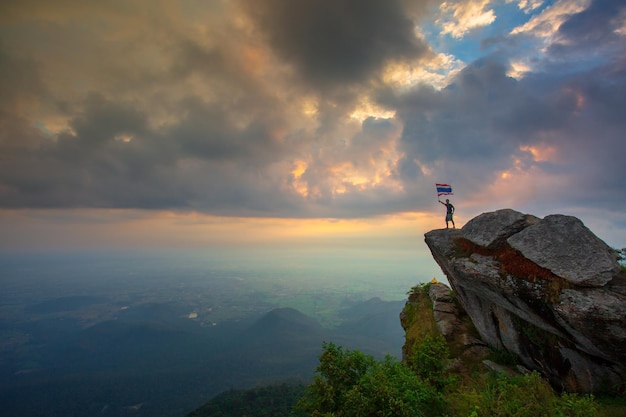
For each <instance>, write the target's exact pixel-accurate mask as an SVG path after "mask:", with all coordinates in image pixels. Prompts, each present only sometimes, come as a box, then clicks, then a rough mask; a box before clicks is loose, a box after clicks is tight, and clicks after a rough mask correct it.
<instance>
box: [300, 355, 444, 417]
mask: <svg viewBox="0 0 626 417" xmlns="http://www.w3.org/2000/svg"><path fill="white" fill-rule="evenodd" d="M296 410H297V412H298V413H300V414H301V415H306V416H312V417H330V416H335V417H377V416H380V417H383V416H384V417H387V416H388V417H391V416H398V417H430V416H440V415H442V410H443V397H442V395H441V394H440V393H439V392H437V390H436V389H435V388H434V387H433V386H432V385H431V384H429V383H428V382H427V381H424V380H422V379H421V378H420V377H418V376H417V374H415V373H414V372H412V371H411V370H410V369H409V368H408V367H407V366H406V365H405V364H404V363H402V362H400V361H398V360H397V359H395V358H392V357H391V356H387V357H385V358H384V359H382V360H380V361H377V360H375V359H374V358H373V357H372V356H369V355H365V354H363V353H361V352H359V351H356V350H355V351H350V350H344V349H343V348H341V347H340V346H336V345H334V344H332V343H328V344H327V343H325V344H324V345H323V352H322V354H321V356H320V364H319V366H318V368H317V370H316V373H315V377H314V381H313V383H312V384H311V385H310V386H309V387H308V388H307V390H306V394H305V396H304V397H303V398H301V399H300V400H299V401H298V405H297V406H296Z"/></svg>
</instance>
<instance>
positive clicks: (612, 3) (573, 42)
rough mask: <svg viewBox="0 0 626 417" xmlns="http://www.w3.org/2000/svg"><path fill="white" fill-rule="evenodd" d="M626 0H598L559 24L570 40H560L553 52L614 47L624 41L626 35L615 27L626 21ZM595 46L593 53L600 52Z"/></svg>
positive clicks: (552, 49) (562, 34)
mask: <svg viewBox="0 0 626 417" xmlns="http://www.w3.org/2000/svg"><path fill="white" fill-rule="evenodd" d="M624 13H626V3H624V2H623V1H622V0H594V1H592V2H591V5H590V6H589V7H588V8H587V9H585V10H583V11H582V12H580V13H577V14H575V15H573V16H572V17H570V18H569V19H568V20H567V21H566V22H564V23H563V24H562V25H561V26H560V27H559V32H558V33H559V35H561V36H563V37H564V38H565V39H566V40H567V44H566V45H564V44H562V43H557V44H556V45H554V46H553V47H552V48H551V50H550V52H551V53H552V54H558V53H564V52H566V51H567V50H584V51H586V52H587V53H588V52H589V48H590V47H592V48H602V49H605V48H610V47H612V46H615V44H616V43H620V44H622V45H621V49H622V50H623V49H624V46H623V37H621V36H619V35H618V34H616V33H615V30H616V29H618V28H619V27H620V25H621V24H622V23H623V19H624ZM597 52H598V50H594V51H593V52H592V53H597Z"/></svg>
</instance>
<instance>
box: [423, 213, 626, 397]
mask: <svg viewBox="0 0 626 417" xmlns="http://www.w3.org/2000/svg"><path fill="white" fill-rule="evenodd" d="M425 240H426V244H427V245H428V247H429V248H430V250H431V253H432V255H433V257H434V259H435V261H436V262H437V263H438V264H439V266H440V267H441V269H442V270H443V272H444V273H445V275H446V276H447V278H448V282H449V283H450V286H451V287H452V290H453V291H454V294H455V295H456V298H457V299H458V302H459V304H460V305H461V306H462V308H463V309H465V312H466V313H467V314H468V315H469V317H470V318H471V320H472V322H473V324H474V326H475V327H476V330H477V331H478V333H479V334H480V337H481V338H482V340H483V341H484V342H485V343H486V344H488V345H489V346H490V347H491V348H494V349H499V350H504V351H507V352H509V353H512V354H514V355H516V356H517V357H518V359H519V361H520V362H521V363H522V364H523V365H524V366H526V367H527V368H529V369H532V370H537V371H539V372H541V373H542V374H543V375H544V376H545V377H546V378H548V379H549V380H550V381H551V383H552V384H553V385H554V386H555V387H558V388H562V389H564V390H567V391H574V392H610V391H613V390H615V389H618V388H619V387H620V385H622V384H624V382H625V381H626V274H624V273H623V272H622V271H621V268H620V265H619V264H618V262H617V254H616V252H615V251H614V250H612V249H611V248H610V247H608V246H607V245H606V244H605V243H604V242H603V241H602V240H600V239H599V238H598V237H596V236H595V235H594V234H593V233H592V232H591V231H590V230H589V229H588V228H587V227H585V225H584V224H583V223H582V222H581V221H580V220H579V219H577V218H575V217H571V216H564V215H550V216H547V217H545V218H543V219H539V218H537V217H535V216H532V215H527V214H523V213H519V212H517V211H514V210H510V209H504V210H498V211H495V212H491V213H484V214H481V215H480V216H477V217H476V218H474V219H472V220H471V221H470V222H468V223H467V224H466V225H465V226H464V227H463V228H462V229H441V230H433V231H430V232H428V233H426V235H425ZM440 327H442V326H440ZM444 332H445V327H444Z"/></svg>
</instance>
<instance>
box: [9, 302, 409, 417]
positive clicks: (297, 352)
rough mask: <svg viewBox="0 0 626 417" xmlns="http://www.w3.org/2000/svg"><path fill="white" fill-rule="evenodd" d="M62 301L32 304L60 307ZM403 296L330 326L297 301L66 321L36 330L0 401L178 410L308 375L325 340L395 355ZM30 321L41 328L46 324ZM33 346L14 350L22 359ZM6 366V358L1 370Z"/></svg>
mask: <svg viewBox="0 0 626 417" xmlns="http://www.w3.org/2000/svg"><path fill="white" fill-rule="evenodd" d="M73 301H75V302H76V304H77V305H80V304H82V303H89V302H91V301H93V300H90V299H82V298H81V299H76V300H73ZM60 305H61V304H55V303H54V302H49V303H47V304H45V305H39V306H37V307H36V308H37V309H38V310H37V311H38V312H40V313H41V312H45V311H53V312H56V311H58V308H57V307H59V306H60ZM403 306H404V301H395V302H386V301H382V300H380V299H372V300H369V301H366V302H363V303H358V304H355V305H353V306H351V307H349V308H346V309H345V310H343V311H342V312H341V314H340V317H341V319H342V324H341V325H340V326H339V327H337V328H334V329H327V328H324V327H322V326H321V325H320V324H319V323H318V322H317V321H316V320H315V319H313V318H311V317H309V316H306V315H305V314H303V313H301V312H300V311H298V310H296V309H293V308H277V309H274V310H272V311H269V312H268V313H266V314H264V315H263V316H261V317H260V318H258V319H256V320H254V321H252V322H248V323H245V322H243V323H239V324H236V323H232V325H230V326H216V327H213V328H200V327H199V326H194V325H192V321H191V320H188V319H183V318H177V319H172V317H176V315H173V314H170V313H171V311H169V308H168V307H167V306H157V305H153V306H151V307H150V310H151V311H153V310H154V311H157V312H158V311H161V310H163V309H165V310H167V311H166V313H165V314H157V315H154V314H146V315H143V314H139V313H138V312H134V313H132V314H131V313H130V312H129V314H127V315H126V316H123V315H122V316H120V318H118V319H117V320H108V321H104V322H101V323H98V324H95V325H93V326H91V327H88V328H86V329H79V328H75V327H72V324H71V323H65V324H64V326H65V327H64V330H63V337H53V336H54V335H51V336H50V337H49V338H48V339H46V338H45V337H43V336H45V335H42V339H41V340H50V341H51V342H50V343H49V344H47V345H45V348H42V349H39V350H38V351H37V356H36V357H35V356H33V358H32V360H36V361H37V363H38V366H36V367H33V370H32V371H28V372H18V373H17V375H16V371H15V370H14V371H12V372H11V373H12V375H7V374H5V375H3V376H2V379H1V385H0V398H2V400H0V407H1V408H2V409H3V412H6V413H7V415H11V416H13V417H22V416H24V417H26V416H28V417H36V416H46V417H55V416H67V415H72V416H75V417H82V416H85V417H87V416H94V415H98V416H103V417H108V416H126V415H128V416H131V415H132V416H139V417H140V416H153V415H160V416H172V417H174V416H182V415H185V414H186V413H187V412H189V411H191V410H193V409H194V408H196V407H198V406H199V405H201V404H203V403H204V402H206V401H208V400H209V399H210V398H211V397H213V396H214V395H216V394H217V393H219V392H222V391H225V390H228V389H230V388H249V387H254V386H258V385H264V384H268V383H277V382H282V381H296V382H306V381H308V380H310V379H311V378H312V375H313V372H314V369H315V367H316V366H317V363H318V355H319V353H320V352H321V347H322V343H323V342H324V341H326V342H331V341H332V342H334V343H336V344H339V345H342V346H345V347H347V348H350V349H359V350H361V351H363V352H367V353H370V354H373V355H375V356H378V357H380V356H383V355H385V354H396V355H398V354H399V352H400V348H401V346H402V343H403V337H404V332H403V330H402V328H401V327H400V324H399V320H398V314H399V312H400V311H401V310H402V307H403ZM59 308H60V307H59ZM77 308H78V307H77ZM148 317H150V318H151V319H150V320H148V319H147V318H148ZM155 318H156V319H155ZM54 320H58V319H50V321H51V322H53V321H54ZM36 326H38V329H39V330H38V331H39V332H43V330H42V329H43V328H47V327H46V326H45V325H42V323H41V322H40V323H38V324H36ZM55 326H56V327H55ZM55 326H51V327H50V328H51V329H54V328H59V326H60V325H58V324H57V325H55ZM71 329H74V330H71ZM31 353H32V352H14V354H15V355H16V356H20V357H19V359H20V361H22V362H21V363H23V360H24V359H25V356H28V355H29V354H31ZM9 370H10V363H4V365H3V372H6V371H9Z"/></svg>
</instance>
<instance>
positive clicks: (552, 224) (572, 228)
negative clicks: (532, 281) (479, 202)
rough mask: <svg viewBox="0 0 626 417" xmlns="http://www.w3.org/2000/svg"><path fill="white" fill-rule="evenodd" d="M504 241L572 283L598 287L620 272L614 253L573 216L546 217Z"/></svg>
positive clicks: (557, 215) (556, 215)
mask: <svg viewBox="0 0 626 417" xmlns="http://www.w3.org/2000/svg"><path fill="white" fill-rule="evenodd" d="M507 242H508V243H509V244H510V245H511V246H512V247H513V248H515V249H517V250H518V251H520V252H521V253H522V255H524V256H525V257H526V258H528V259H530V260H531V261H533V262H534V263H536V264H537V265H539V266H541V267H544V268H547V269H549V270H550V271H552V272H553V273H554V274H555V275H558V276H560V277H561V278H564V279H566V280H568V281H570V282H572V283H574V284H576V285H582V286H592V287H602V286H604V285H605V284H606V283H607V282H609V281H610V280H612V279H613V277H615V275H616V274H617V273H618V272H619V271H620V266H619V264H618V263H617V253H616V252H615V251H614V250H612V249H611V248H609V247H608V246H607V245H606V243H604V242H603V241H602V240H600V239H599V238H598V237H596V235H594V234H593V233H592V232H591V230H589V229H587V228H586V227H585V225H584V224H583V222H581V221H580V220H578V219H577V218H576V217H572V216H563V215H559V214H555V215H551V216H546V217H545V218H544V219H543V220H542V221H540V222H537V223H535V224H533V225H531V226H529V227H527V228H525V229H523V230H521V231H520V232H519V233H517V234H515V235H513V236H511V237H509V238H508V239H507Z"/></svg>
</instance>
